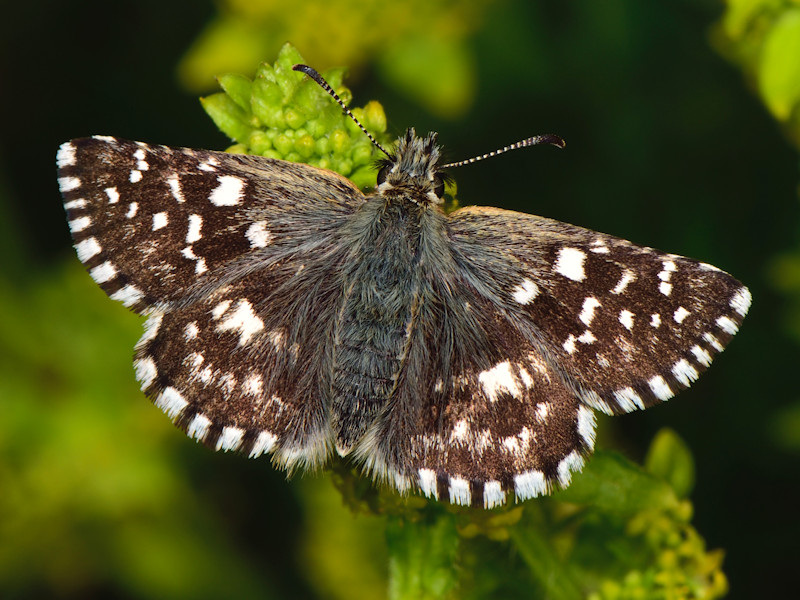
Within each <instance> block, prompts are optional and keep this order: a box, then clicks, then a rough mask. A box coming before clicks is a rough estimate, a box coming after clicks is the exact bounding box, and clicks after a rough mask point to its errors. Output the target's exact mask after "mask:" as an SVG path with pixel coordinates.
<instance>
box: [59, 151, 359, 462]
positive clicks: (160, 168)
mask: <svg viewBox="0 0 800 600" xmlns="http://www.w3.org/2000/svg"><path fill="white" fill-rule="evenodd" d="M58 166H59V184H60V187H61V191H62V194H63V196H64V205H65V208H66V211H67V217H68V219H69V224H70V229H71V232H72V236H73V238H74V241H75V248H76V250H77V253H78V258H79V259H80V260H81V261H82V262H83V263H84V265H85V266H86V267H87V269H88V270H89V273H90V274H91V276H92V277H93V278H94V279H95V281H96V282H97V283H98V284H100V286H101V287H102V288H103V289H104V290H105V292H106V293H107V294H109V296H110V297H111V298H112V299H115V300H119V301H121V302H122V303H123V304H125V305H126V306H129V307H130V308H131V309H133V310H135V311H136V312H139V313H142V314H146V315H148V316H149V318H148V321H147V323H146V325H145V334H144V336H143V337H142V339H141V340H140V341H139V343H138V344H137V347H136V359H135V363H134V365H135V369H136V374H137V378H138V379H139V381H140V382H141V385H142V389H143V390H144V391H145V392H146V393H147V395H148V396H149V397H150V398H151V399H152V400H153V402H155V404H157V405H158V406H159V407H161V408H162V409H163V410H164V411H165V412H166V413H167V414H168V415H169V417H170V418H172V419H173V420H174V421H176V422H177V423H178V424H179V425H180V426H181V427H182V428H183V429H184V430H185V431H187V433H188V434H189V435H190V436H192V437H195V438H198V439H200V440H202V441H203V442H205V443H206V444H208V445H211V446H212V447H216V448H218V449H225V450H228V449H239V450H243V451H245V452H247V453H250V454H252V455H257V454H261V453H264V452H268V451H275V453H276V454H275V455H276V458H277V460H278V461H279V462H281V463H283V464H284V465H285V466H289V467H291V466H292V465H294V464H298V463H299V464H302V463H312V464H315V463H318V462H319V461H320V460H321V458H322V457H323V456H324V455H325V454H326V453H327V447H328V437H329V436H328V431H327V415H326V411H325V408H324V407H323V406H322V403H321V399H320V397H319V394H318V393H317V390H315V389H313V385H312V383H311V382H310V374H311V373H315V372H316V370H318V369H317V365H316V363H315V362H314V361H315V360H318V357H317V356H316V355H317V352H316V350H317V348H318V345H319V339H320V337H321V335H322V332H323V331H325V322H324V318H323V317H322V315H326V314H332V312H333V311H332V308H331V306H329V305H330V304H331V302H332V301H333V300H332V299H333V298H335V297H336V294H337V293H338V290H337V287H336V285H337V282H336V281H335V279H334V278H329V277H325V276H324V273H321V272H320V271H319V269H320V265H324V264H335V262H336V261H337V260H338V258H337V256H336V250H335V248H336V245H335V243H334V241H333V237H332V236H334V235H335V234H334V232H335V231H336V230H337V228H339V227H340V226H341V224H342V223H343V222H344V221H345V220H346V219H347V218H348V217H349V216H350V215H351V214H352V213H353V212H354V211H355V210H356V209H357V207H358V206H359V205H360V204H361V203H362V202H363V201H364V196H363V195H362V194H361V192H360V191H359V190H358V189H357V188H355V187H354V186H353V185H352V183H350V182H349V181H348V180H346V179H345V178H343V177H341V176H339V175H337V174H335V173H332V172H330V171H324V170H322V169H316V168H314V167H310V166H308V165H301V164H295V163H289V162H285V161H277V160H272V159H268V158H261V157H253V156H243V155H233V154H227V153H222V152H209V151H204V150H189V149H178V148H169V147H166V146H152V145H148V144H143V143H140V142H129V141H125V140H119V139H116V138H109V137H104V136H98V137H94V138H87V139H78V140H73V141H71V142H67V143H66V144H64V145H62V146H61V148H60V150H59V153H58ZM326 311H327V312H326Z"/></svg>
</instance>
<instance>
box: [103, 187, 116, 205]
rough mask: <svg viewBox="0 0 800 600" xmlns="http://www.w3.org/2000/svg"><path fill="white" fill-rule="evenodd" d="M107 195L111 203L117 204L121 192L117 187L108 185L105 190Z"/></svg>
mask: <svg viewBox="0 0 800 600" xmlns="http://www.w3.org/2000/svg"><path fill="white" fill-rule="evenodd" d="M104 191H105V193H106V196H108V203H109V204H116V203H117V202H119V192H118V191H117V188H115V187H107V188H106V189H105V190H104Z"/></svg>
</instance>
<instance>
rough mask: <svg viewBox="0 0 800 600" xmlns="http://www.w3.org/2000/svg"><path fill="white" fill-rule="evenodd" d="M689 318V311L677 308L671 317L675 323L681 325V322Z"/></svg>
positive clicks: (680, 307)
mask: <svg viewBox="0 0 800 600" xmlns="http://www.w3.org/2000/svg"><path fill="white" fill-rule="evenodd" d="M688 316H689V311H688V310H686V309H685V308H683V307H682V306H679V307H678V308H677V309H676V310H675V312H674V313H673V315H672V318H673V319H674V320H675V322H676V323H683V320H684V319H685V318H686V317H688Z"/></svg>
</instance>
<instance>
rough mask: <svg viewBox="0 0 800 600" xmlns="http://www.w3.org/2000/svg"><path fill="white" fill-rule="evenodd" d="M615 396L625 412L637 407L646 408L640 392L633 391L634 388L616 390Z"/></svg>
mask: <svg viewBox="0 0 800 600" xmlns="http://www.w3.org/2000/svg"><path fill="white" fill-rule="evenodd" d="M614 398H615V399H616V401H617V404H619V406H620V408H621V409H622V410H624V411H625V412H631V411H633V410H635V409H636V408H640V409H644V402H642V399H641V398H640V397H639V394H637V393H636V392H634V391H633V388H630V387H626V388H622V389H621V390H617V391H616V392H614Z"/></svg>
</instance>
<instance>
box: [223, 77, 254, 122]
mask: <svg viewBox="0 0 800 600" xmlns="http://www.w3.org/2000/svg"><path fill="white" fill-rule="evenodd" d="M217 81H218V82H219V86H220V87H221V88H222V89H223V90H224V91H225V93H226V94H228V96H230V97H231V100H233V101H234V102H235V103H236V104H238V105H239V106H240V107H241V108H242V110H244V111H245V112H247V113H249V112H250V95H251V94H252V91H253V82H252V81H250V79H248V78H247V77H245V76H244V75H236V74H233V73H228V74H227V75H220V76H219V77H217Z"/></svg>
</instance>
